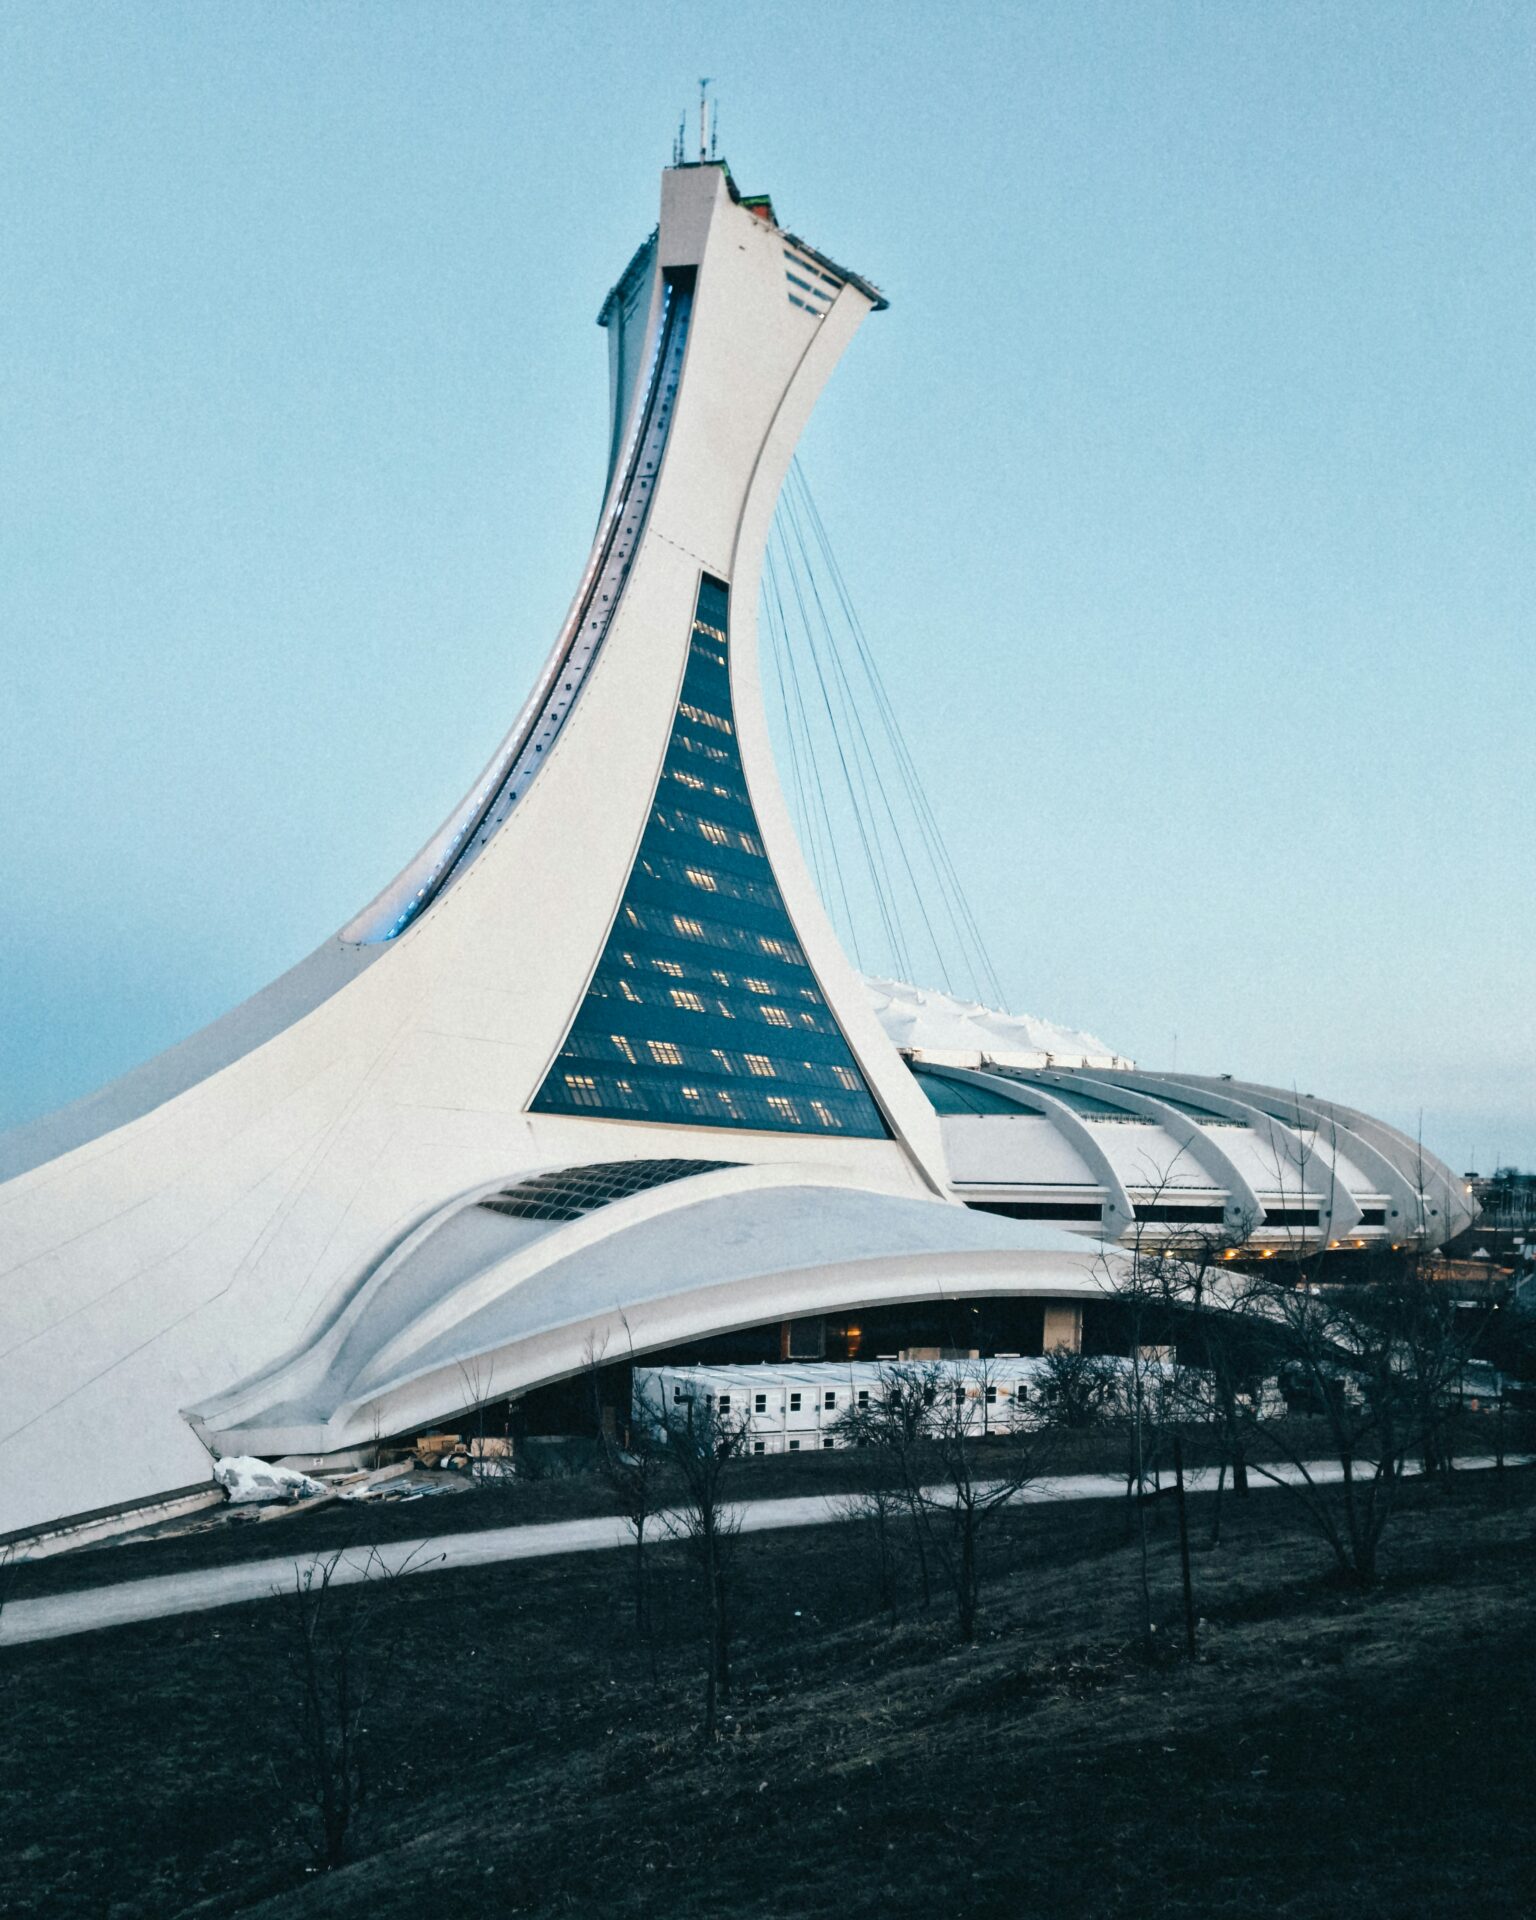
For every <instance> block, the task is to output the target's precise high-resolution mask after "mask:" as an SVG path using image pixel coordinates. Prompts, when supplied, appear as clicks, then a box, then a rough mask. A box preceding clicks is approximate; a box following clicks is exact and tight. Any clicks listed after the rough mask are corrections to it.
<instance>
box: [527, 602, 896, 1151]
mask: <svg viewBox="0 0 1536 1920" xmlns="http://www.w3.org/2000/svg"><path fill="white" fill-rule="evenodd" d="M729 633H730V590H729V588H728V587H727V586H726V584H725V583H724V581H721V580H716V579H714V578H713V577H712V576H711V575H709V574H705V575H703V576H702V578H701V580H700V583H699V592H698V598H697V602H696V604H695V610H694V622H693V633H692V638H691V643H690V646H689V653H688V664H687V668H686V670H685V672H684V675H683V685H682V691H681V694H680V696H679V700H678V706H677V712H676V716H675V718H674V722H673V729H672V738H671V741H670V743H669V745H668V748H667V754H666V758H665V760H664V761H663V763H662V769H661V776H660V779H659V780H658V782H657V787H656V794H655V798H654V800H653V802H652V806H651V812H650V818H649V820H648V821H647V823H646V827H645V832H644V834H643V835H642V837H641V841H640V847H639V850H638V852H637V853H636V856H635V864H634V867H633V868H632V870H631V872H630V876H629V882H628V885H627V886H626V888H625V891H624V897H623V900H622V901H621V903H620V907H619V911H618V913H617V915H616V916H615V919H614V924H613V928H612V930H611V932H610V933H609V936H608V941H607V944H606V946H605V947H604V949H603V953H602V957H601V959H600V960H599V961H598V965H597V970H596V972H595V973H594V975H593V977H592V982H591V985H590V986H589V987H588V989H587V995H586V998H585V1000H584V1001H583V1002H582V1005H581V1008H580V1010H579V1012H578V1013H577V1015H576V1018H575V1020H574V1022H573V1023H572V1025H571V1030H570V1032H569V1033H568V1034H567V1035H566V1039H565V1044H564V1046H563V1047H562V1048H561V1050H560V1053H559V1056H558V1057H557V1059H556V1060H555V1062H554V1064H553V1066H552V1067H551V1068H550V1070H549V1073H548V1074H547V1075H546V1076H545V1080H544V1084H543V1085H542V1086H541V1087H540V1089H539V1091H538V1094H537V1096H536V1097H535V1099H534V1102H533V1107H534V1111H535V1112H540V1113H583V1114H588V1115H592V1116H595V1117H602V1118H608V1119H616V1120H653V1121H656V1120H659V1121H671V1122H681V1123H682V1124H684V1125H687V1126H711V1127H747V1128H754V1129H757V1130H761V1131H772V1132H776V1133H820V1134H848V1135H852V1136H855V1137H859V1138H864V1139H883V1138H884V1137H885V1136H886V1134H887V1128H886V1126H885V1123H884V1121H883V1120H882V1118H881V1115H880V1110H879V1108H878V1107H877V1106H876V1104H875V1101H874V1098H873V1096H872V1095H871V1093H870V1090H869V1087H868V1086H867V1084H866V1083H865V1080H864V1077H863V1075H862V1073H861V1072H860V1071H859V1068H858V1065H857V1062H856V1061H855V1060H854V1058H853V1054H852V1052H851V1051H850V1049H849V1046H848V1043H847V1041H846V1040H845V1039H844V1038H843V1035H842V1033H841V1031H840V1030H839V1028H838V1025H837V1022H836V1021H835V1020H834V1019H833V1017H832V1011H831V1009H830V1008H829V1007H828V1005H827V1003H826V1000H825V999H824V997H823V996H822V993H821V990H820V988H819V987H818V986H817V985H816V982H815V979H814V977H813V976H812V974H811V971H810V966H809V963H808V962H807V960H806V957H805V955H804V953H803V952H802V951H801V948H800V943H799V941H798V940H797V938H796V937H795V930H794V927H793V926H792V924H791V922H790V918H789V914H788V912H787V910H786V909H785V906H784V901H783V897H782V895H781V894H780V892H779V887H778V882H777V881H776V880H775V879H774V876H773V870H772V868H771V867H770V866H769V864H768V859H767V856H766V854H765V853H764V851H763V842H762V835H761V833H760V831H759V829H758V824H757V819H756V816H755V814H754V812H753V809H752V802H751V800H750V799H749V798H748V795H747V789H746V779H745V776H744V775H743V772H742V767H741V755H740V752H739V750H738V748H737V744H736V716H735V709H734V707H733V705H732V701H731V685H730V669H729V647H730V640H729ZM789 1003H793V1004H794V1006H795V1009H796V1013H795V1017H794V1018H793V1019H792V1018H791V1017H790V1015H789V1013H788V1011H787V1010H786V1008H787V1005H788V1004H789Z"/></svg>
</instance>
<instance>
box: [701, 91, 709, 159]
mask: <svg viewBox="0 0 1536 1920" xmlns="http://www.w3.org/2000/svg"><path fill="white" fill-rule="evenodd" d="M708 96H709V81H708V80H707V79H701V80H700V81H699V159H700V161H704V160H707V159H708V158H709V130H708V123H709V100H708Z"/></svg>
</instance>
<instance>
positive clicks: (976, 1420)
mask: <svg viewBox="0 0 1536 1920" xmlns="http://www.w3.org/2000/svg"><path fill="white" fill-rule="evenodd" d="M1047 1372H1048V1369H1047V1367H1046V1363H1045V1362H1044V1361H1043V1360H1041V1359H1039V1358H1038V1357H1034V1358H1015V1357H1011V1356H1010V1357H1008V1358H998V1359H989V1360H915V1359H913V1360H901V1359H894V1360H849V1361H841V1362H838V1361H805V1362H795V1361H784V1362H782V1363H781V1364H779V1365H774V1364H773V1363H772V1362H763V1363H761V1364H759V1365H755V1366H678V1367H667V1366H661V1367H636V1368H635V1372H634V1400H633V1417H634V1418H635V1419H636V1420H637V1421H642V1422H644V1423H645V1424H646V1425H647V1426H649V1427H650V1428H651V1429H652V1430H653V1431H656V1432H660V1433H665V1431H666V1429H667V1428H668V1427H670V1426H672V1425H674V1424H677V1423H682V1424H686V1423H687V1421H688V1418H689V1411H690V1409H691V1408H698V1409H700V1410H701V1411H702V1412H704V1413H706V1414H711V1415H715V1414H718V1415H719V1416H720V1417H721V1418H722V1419H724V1420H726V1421H728V1422H729V1423H730V1424H731V1425H732V1426H735V1427H740V1428H741V1429H742V1431H743V1432H744V1433H745V1435H746V1438H747V1445H748V1450H749V1451H750V1452H752V1453H802V1452H803V1453H811V1452H818V1451H821V1450H828V1451H830V1450H831V1449H833V1448H837V1447H846V1446H851V1445H853V1444H855V1435H854V1434H853V1433H851V1432H850V1427H852V1426H853V1425H854V1422H852V1421H850V1418H849V1416H850V1414H854V1415H856V1414H858V1413H860V1412H862V1411H865V1410H866V1409H868V1408H870V1407H871V1406H874V1407H878V1406H879V1404H880V1400H881V1397H882V1396H883V1395H884V1394H885V1393H886V1392H887V1391H888V1390H889V1387H890V1382H891V1376H892V1374H893V1373H906V1374H910V1375H913V1376H915V1377H916V1378H918V1379H920V1380H921V1381H922V1383H923V1384H924V1386H927V1387H931V1388H932V1389H933V1391H934V1392H935V1394H936V1395H949V1396H951V1398H952V1404H953V1405H954V1406H955V1407H958V1408H959V1409H960V1410H961V1413H962V1416H963V1418H964V1421H965V1426H966V1430H967V1431H968V1432H970V1433H972V1434H974V1435H975V1436H976V1437H977V1438H978V1439H980V1438H984V1437H985V1436H987V1435H988V1434H993V1433H996V1434H1006V1433H1011V1432H1017V1431H1020V1430H1021V1429H1024V1428H1029V1427H1035V1426H1039V1425H1040V1424H1041V1423H1042V1420H1043V1418H1044V1411H1043V1406H1042V1401H1041V1389H1042V1384H1043V1381H1044V1379H1045V1377H1046V1375H1047Z"/></svg>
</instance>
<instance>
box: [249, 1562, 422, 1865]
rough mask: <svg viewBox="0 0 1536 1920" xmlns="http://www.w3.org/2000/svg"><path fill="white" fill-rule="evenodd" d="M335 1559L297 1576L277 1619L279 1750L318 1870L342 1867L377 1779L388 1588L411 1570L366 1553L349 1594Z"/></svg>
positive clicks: (391, 1623) (391, 1624) (392, 1644)
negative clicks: (285, 1708) (283, 1661)
mask: <svg viewBox="0 0 1536 1920" xmlns="http://www.w3.org/2000/svg"><path fill="white" fill-rule="evenodd" d="M342 1559H343V1554H342V1553H340V1552H338V1553H335V1554H332V1555H331V1556H330V1557H329V1558H328V1559H324V1560H317V1561H314V1562H312V1563H311V1564H310V1565H309V1566H307V1567H303V1568H298V1569H296V1570H295V1574H294V1587H293V1591H292V1593H290V1594H288V1595H287V1596H286V1597H284V1598H281V1599H280V1600H279V1604H278V1608H277V1613H276V1619H277V1622H278V1625H279V1628H280V1631H281V1632H282V1633H283V1635H284V1637H285V1641H286V1651H287V1664H288V1668H289V1672H290V1674H291V1691H290V1693H289V1695H288V1696H287V1698H288V1703H289V1704H290V1706H291V1709H292V1711H291V1717H290V1718H289V1720H288V1723H287V1724H288V1740H287V1745H288V1747H289V1758H290V1760H291V1762H292V1764H293V1766H294V1768H295V1771H296V1773H297V1776H298V1779H299V1781H300V1783H301V1788H302V1794H303V1815H302V1817H301V1826H302V1829H303V1832H304V1837H305V1841H306V1843H307V1844H308V1845H309V1846H310V1847H311V1848H312V1849H313V1851H314V1853H315V1855H316V1857H317V1859H318V1860H319V1861H320V1862H321V1864H322V1865H324V1866H326V1867H339V1866H341V1865H342V1864H343V1862H344V1861H345V1860H346V1858H347V1853H348V1848H349V1845H350V1842H351V1839H352V1836H353V1833H354V1831H355V1827H356V1822H357V1818H358V1814H359V1812H360V1810H361V1808H362V1807H363V1805H364V1803H365V1801H366V1800H367V1798H368V1796H369V1793H370V1792H371V1791H372V1789H373V1787H374V1785H375V1782H376V1780H377V1777H378V1774H379V1771H380V1768H379V1766H378V1764H377V1763H378V1760H379V1741H378V1732H377V1726H376V1723H375V1716H376V1714H377V1712H378V1710H379V1706H380V1703H381V1700H382V1696H383V1694H384V1690H385V1687H386V1685H387V1682H388V1680H389V1676H390V1673H391V1670H392V1668H393V1665H394V1657H395V1651H396V1620H395V1618H394V1613H395V1609H394V1606H393V1600H394V1592H395V1583H396V1582H397V1581H398V1580H399V1579H400V1578H401V1576H402V1575H403V1574H404V1573H405V1572H407V1571H408V1570H409V1567H408V1566H406V1567H401V1568H399V1569H395V1570H390V1569H389V1568H387V1567H386V1566H385V1564H384V1562H383V1560H382V1559H381V1558H380V1557H379V1554H378V1552H377V1550H376V1549H374V1548H370V1549H369V1551H368V1557H367V1562H366V1565H365V1567H364V1571H363V1577H362V1579H361V1580H360V1581H358V1582H357V1583H356V1584H355V1586H354V1585H353V1584H352V1583H351V1582H350V1581H340V1580H338V1579H337V1569H338V1567H339V1566H340V1565H341V1562H342ZM349 1588H350V1591H349V1590H348V1589H349ZM273 1771H274V1775H276V1768H275V1767H274V1769H273Z"/></svg>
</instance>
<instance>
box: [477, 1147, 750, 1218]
mask: <svg viewBox="0 0 1536 1920" xmlns="http://www.w3.org/2000/svg"><path fill="white" fill-rule="evenodd" d="M735 1165H737V1162H736V1161H734V1160H607V1161H602V1162H599V1164H598V1165H596V1166H591V1167H562V1168H561V1169H560V1171H559V1172H558V1173H540V1174H535V1176H534V1177H533V1179H531V1180H522V1181H519V1183H518V1184H517V1185H516V1186H515V1187H507V1188H506V1189H505V1190H504V1191H503V1192H501V1193H494V1194H491V1195H489V1196H488V1197H487V1198H486V1199H484V1200H482V1201H481V1202H480V1203H479V1204H480V1205H481V1206H482V1207H485V1208H486V1209H487V1210H488V1211H489V1212H491V1213H505V1214H509V1215H510V1216H511V1217H512V1219H514V1220H579V1219H581V1217H582V1215H583V1214H587V1213H595V1212H596V1211H597V1209H598V1208H599V1207H606V1206H609V1205H611V1204H612V1203H613V1202H614V1201H615V1200H627V1199H628V1198H629V1196H630V1195H631V1194H632V1193H645V1192H648V1191H649V1190H650V1188H652V1187H665V1186H667V1185H669V1184H670V1183H671V1182H672V1181H674V1180H689V1179H692V1177H693V1176H694V1175H695V1174H697V1173H719V1172H721V1171H722V1170H723V1169H724V1168H726V1167H733V1166H735Z"/></svg>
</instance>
